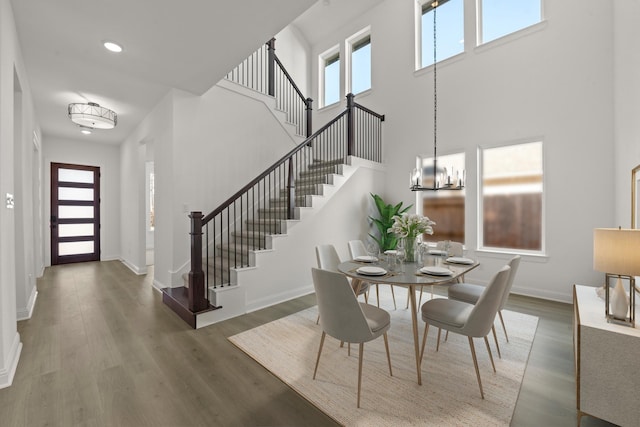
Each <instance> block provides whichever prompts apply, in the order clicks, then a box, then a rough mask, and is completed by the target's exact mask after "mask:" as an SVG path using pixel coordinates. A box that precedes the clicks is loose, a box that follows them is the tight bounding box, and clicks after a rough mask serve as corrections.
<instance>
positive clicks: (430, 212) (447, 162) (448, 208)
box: [416, 153, 465, 243]
mask: <svg viewBox="0 0 640 427" xmlns="http://www.w3.org/2000/svg"><path fill="white" fill-rule="evenodd" d="M418 161H419V163H421V164H422V185H424V186H427V187H432V186H433V157H430V158H423V159H418ZM464 162H465V155H464V153H456V154H449V155H446V156H438V171H437V173H436V179H442V177H443V176H446V175H447V174H450V173H451V171H452V170H454V171H463V170H464V169H465V165H464ZM445 171H446V172H445ZM455 178H456V177H455V176H453V177H452V179H455ZM458 178H460V177H458ZM445 179H446V178H445ZM416 194H417V195H418V200H417V202H418V204H419V207H418V212H420V207H421V208H422V214H423V215H425V216H428V217H429V219H431V220H433V221H435V222H436V225H435V227H433V234H432V235H424V236H423V238H424V240H425V241H427V242H437V241H440V240H453V241H456V242H460V243H464V206H465V190H464V189H463V190H456V191H447V190H441V191H421V192H418V193H416Z"/></svg>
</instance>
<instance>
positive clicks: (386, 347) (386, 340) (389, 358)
mask: <svg viewBox="0 0 640 427" xmlns="http://www.w3.org/2000/svg"><path fill="white" fill-rule="evenodd" d="M383 337H384V348H385V349H386V350H387V361H388V362H389V376H391V377H392V376H393V372H391V354H390V353H389V338H387V333H386V332H385V333H384V335H383Z"/></svg>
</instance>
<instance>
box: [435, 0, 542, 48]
mask: <svg viewBox="0 0 640 427" xmlns="http://www.w3.org/2000/svg"><path fill="white" fill-rule="evenodd" d="M447 1H448V0H447ZM538 1H539V2H540V20H539V21H538V22H534V23H533V24H530V25H527V26H526V27H522V28H519V29H517V30H515V31H511V32H510V33H507V34H503V35H502V36H500V37H496V38H495V39H493V40H489V41H486V42H485V41H484V40H483V37H482V28H483V26H484V22H483V19H482V7H483V2H484V0H476V2H475V6H476V47H481V46H486V45H488V44H492V43H493V42H496V41H498V40H502V39H504V38H506V37H509V36H512V35H515V34H518V36H515V37H514V38H518V37H520V36H522V35H524V34H529V33H530V32H535V31H536V29H537V27H539V26H540V24H542V23H543V22H546V20H545V15H544V11H545V8H544V0H538ZM510 40H511V38H510Z"/></svg>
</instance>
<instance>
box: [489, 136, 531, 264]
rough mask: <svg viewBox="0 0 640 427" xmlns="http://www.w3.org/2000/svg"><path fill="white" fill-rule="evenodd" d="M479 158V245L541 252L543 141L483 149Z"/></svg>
mask: <svg viewBox="0 0 640 427" xmlns="http://www.w3.org/2000/svg"><path fill="white" fill-rule="evenodd" d="M479 155H480V158H481V174H482V175H481V204H482V208H481V212H482V217H481V218H482V219H481V221H482V224H481V225H480V227H479V230H481V233H480V234H481V235H480V236H479V241H480V242H481V245H480V246H482V247H484V248H500V249H515V250H523V251H535V252H540V251H542V250H543V244H542V240H543V216H542V204H543V162H542V142H531V143H524V144H515V145H508V146H502V147H496V148H487V149H481V150H480V152H479Z"/></svg>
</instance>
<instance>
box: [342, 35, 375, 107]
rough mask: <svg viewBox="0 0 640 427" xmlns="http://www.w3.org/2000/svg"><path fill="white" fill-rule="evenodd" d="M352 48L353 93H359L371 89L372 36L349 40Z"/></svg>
mask: <svg viewBox="0 0 640 427" xmlns="http://www.w3.org/2000/svg"><path fill="white" fill-rule="evenodd" d="M347 46H348V47H349V46H350V50H351V64H350V65H351V81H350V83H351V84H350V87H351V89H350V90H351V93H353V94H354V95H355V94H358V93H360V92H364V91H365V90H369V89H371V36H370V35H366V36H364V37H362V36H360V37H359V38H357V39H355V41H354V42H348V44H347Z"/></svg>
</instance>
